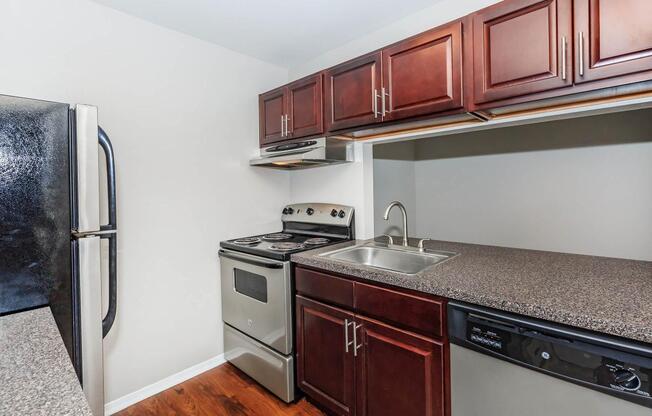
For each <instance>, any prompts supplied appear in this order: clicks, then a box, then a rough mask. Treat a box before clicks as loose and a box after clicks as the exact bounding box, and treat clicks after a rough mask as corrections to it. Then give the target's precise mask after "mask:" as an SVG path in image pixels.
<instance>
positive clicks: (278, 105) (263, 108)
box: [258, 87, 286, 145]
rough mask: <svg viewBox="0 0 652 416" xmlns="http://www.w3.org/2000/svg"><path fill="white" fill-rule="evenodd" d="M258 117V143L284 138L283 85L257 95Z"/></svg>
mask: <svg viewBox="0 0 652 416" xmlns="http://www.w3.org/2000/svg"><path fill="white" fill-rule="evenodd" d="M258 107H259V117H260V128H259V129H260V144H261V145H265V144H269V143H274V142H277V141H280V140H284V139H285V137H283V127H282V124H283V116H284V115H285V109H286V98H285V87H281V88H277V89H275V90H272V91H269V92H266V93H265V94H261V95H260V96H259V97H258Z"/></svg>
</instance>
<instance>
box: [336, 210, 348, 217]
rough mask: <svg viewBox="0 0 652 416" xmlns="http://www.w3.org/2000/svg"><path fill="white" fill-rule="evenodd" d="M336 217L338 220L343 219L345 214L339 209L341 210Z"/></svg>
mask: <svg viewBox="0 0 652 416" xmlns="http://www.w3.org/2000/svg"><path fill="white" fill-rule="evenodd" d="M337 216H338V217H340V218H344V217H345V216H346V212H344V210H343V209H341V210H340V213H339V214H337Z"/></svg>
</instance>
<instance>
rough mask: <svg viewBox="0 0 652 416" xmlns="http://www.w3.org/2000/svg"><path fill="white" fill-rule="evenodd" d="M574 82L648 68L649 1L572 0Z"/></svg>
mask: <svg viewBox="0 0 652 416" xmlns="http://www.w3.org/2000/svg"><path fill="white" fill-rule="evenodd" d="M575 31H576V35H575V37H574V42H575V50H576V51H577V53H576V56H577V59H576V70H575V82H576V83H582V82H586V81H594V80H598V79H604V78H611V77H615V76H619V75H627V74H633V73H636V72H641V71H647V70H652V1H650V0H617V1H613V0H575Z"/></svg>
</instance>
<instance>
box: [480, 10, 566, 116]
mask: <svg viewBox="0 0 652 416" xmlns="http://www.w3.org/2000/svg"><path fill="white" fill-rule="evenodd" d="M571 35H572V4H571V0H543V1H542V0H506V1H503V2H501V3H498V4H496V5H495V6H492V7H489V8H487V9H485V10H482V11H480V12H478V13H477V14H475V15H474V16H473V77H474V96H475V102H476V103H477V104H479V103H485V102H489V101H495V100H501V99H506V98H511V97H516V96H521V95H525V94H531V93H535V92H541V91H547V90H552V89H555V88H560V87H565V86H570V85H571V84H572V59H571V51H570V48H571V47H572V45H573V42H572V39H571ZM564 40H565V41H566V42H565V46H563V44H564ZM564 52H565V54H564ZM564 64H565V65H564Z"/></svg>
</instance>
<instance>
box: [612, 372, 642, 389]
mask: <svg viewBox="0 0 652 416" xmlns="http://www.w3.org/2000/svg"><path fill="white" fill-rule="evenodd" d="M613 377H614V378H613V382H614V384H616V385H618V386H620V387H622V388H623V389H625V390H627V391H636V390H638V389H639V388H640V387H641V379H640V378H639V377H638V375H637V374H636V373H634V372H633V371H629V370H618V371H616V372H615V373H614V374H613Z"/></svg>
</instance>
